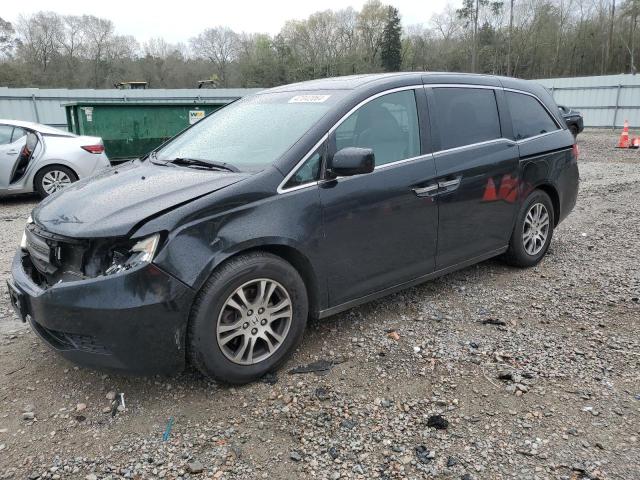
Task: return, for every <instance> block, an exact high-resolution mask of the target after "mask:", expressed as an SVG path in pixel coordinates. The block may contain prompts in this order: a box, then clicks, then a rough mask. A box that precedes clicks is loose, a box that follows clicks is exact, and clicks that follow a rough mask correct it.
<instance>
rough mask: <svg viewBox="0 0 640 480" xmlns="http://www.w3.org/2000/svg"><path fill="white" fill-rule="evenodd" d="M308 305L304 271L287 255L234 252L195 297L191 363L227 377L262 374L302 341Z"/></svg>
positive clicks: (240, 379) (247, 378)
mask: <svg viewBox="0 0 640 480" xmlns="http://www.w3.org/2000/svg"><path fill="white" fill-rule="evenodd" d="M287 303H289V304H290V307H288V308H287ZM308 309H309V307H308V299H307V290H306V287H305V284H304V281H303V280H302V277H301V276H300V274H299V273H298V271H297V270H296V269H295V268H294V267H293V266H292V265H290V264H289V263H287V262H286V261H284V260H283V259H282V258H280V257H277V256H275V255H272V254H269V253H266V252H252V253H248V254H244V255H241V256H238V257H236V258H232V259H231V260H229V261H228V262H226V263H224V264H223V265H222V266H221V267H219V268H218V269H217V270H216V271H214V273H213V274H212V275H211V277H210V278H209V279H208V280H207V282H206V283H205V285H204V286H203V287H202V289H201V291H200V293H199V294H198V296H197V297H196V300H195V302H194V305H193V308H192V310H191V316H190V319H189V327H188V332H187V339H188V340H187V341H188V345H187V348H188V353H189V359H190V361H191V364H192V365H193V366H195V367H196V368H197V369H198V370H200V372H202V373H203V374H204V375H205V376H207V377H209V378H212V379H214V380H218V381H221V382H225V383H231V384H243V383H248V382H251V381H253V380H257V379H258V378H260V377H262V376H263V375H265V374H266V373H268V372H270V371H272V370H275V369H277V368H278V367H279V366H280V365H281V364H282V363H283V362H284V361H285V360H286V359H287V358H288V357H289V356H290V354H291V353H292V352H293V350H294V349H295V348H296V347H297V346H298V344H299V343H300V341H301V340H302V335H303V332H304V329H305V326H306V323H307V316H308Z"/></svg>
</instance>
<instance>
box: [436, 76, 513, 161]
mask: <svg viewBox="0 0 640 480" xmlns="http://www.w3.org/2000/svg"><path fill="white" fill-rule="evenodd" d="M433 94H434V97H435V103H436V112H434V113H435V115H433V118H434V120H435V121H436V122H438V129H439V130H440V143H441V145H440V148H441V149H442V150H446V149H449V148H455V147H461V146H463V145H470V144H472V143H479V142H485V141H487V140H494V139H496V138H500V137H501V136H502V133H501V132H500V119H499V117H498V106H497V104H496V97H495V94H494V93H493V90H490V89H482V88H434V89H433Z"/></svg>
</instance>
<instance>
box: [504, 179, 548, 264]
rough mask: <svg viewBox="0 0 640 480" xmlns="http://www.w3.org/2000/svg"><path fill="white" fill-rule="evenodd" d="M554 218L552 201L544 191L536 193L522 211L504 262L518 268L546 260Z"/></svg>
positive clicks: (530, 197) (523, 206)
mask: <svg viewBox="0 0 640 480" xmlns="http://www.w3.org/2000/svg"><path fill="white" fill-rule="evenodd" d="M554 225H555V216H554V211H553V203H552V202H551V198H549V195H547V194H546V193H545V192H543V191H542V190H534V191H533V192H531V193H530V194H529V196H528V197H527V198H526V199H525V201H524V202H523V203H522V206H521V207H520V211H519V212H518V218H517V219H516V225H515V227H514V229H513V232H512V234H511V240H510V241H509V249H508V250H507V252H506V253H505V254H504V260H505V261H506V262H507V263H508V264H510V265H513V266H516V267H533V266H534V265H537V264H538V263H539V262H540V260H542V257H544V256H545V254H546V253H547V250H548V249H549V245H550V244H551V238H552V237H553V227H554Z"/></svg>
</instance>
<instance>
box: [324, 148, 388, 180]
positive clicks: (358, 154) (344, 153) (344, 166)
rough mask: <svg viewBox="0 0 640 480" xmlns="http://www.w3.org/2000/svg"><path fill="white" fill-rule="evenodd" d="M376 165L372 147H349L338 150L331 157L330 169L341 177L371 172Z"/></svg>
mask: <svg viewBox="0 0 640 480" xmlns="http://www.w3.org/2000/svg"><path fill="white" fill-rule="evenodd" d="M375 166H376V159H375V155H374V154H373V150H371V149H370V148H358V147H347V148H343V149H342V150H338V151H337V152H336V153H335V155H333V158H332V159H331V162H330V165H329V168H328V170H329V171H330V172H331V174H333V175H335V176H340V177H349V176H351V175H361V174H363V173H371V172H373V169H374V168H375Z"/></svg>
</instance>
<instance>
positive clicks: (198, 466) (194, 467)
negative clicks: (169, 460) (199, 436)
mask: <svg viewBox="0 0 640 480" xmlns="http://www.w3.org/2000/svg"><path fill="white" fill-rule="evenodd" d="M187 471H188V472H189V473H192V474H194V475H195V474H198V473H202V472H203V471H204V466H203V465H202V463H200V462H199V461H198V460H192V461H190V462H189V463H187Z"/></svg>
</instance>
